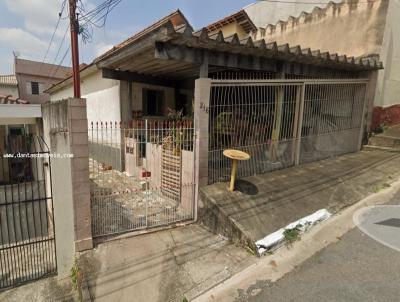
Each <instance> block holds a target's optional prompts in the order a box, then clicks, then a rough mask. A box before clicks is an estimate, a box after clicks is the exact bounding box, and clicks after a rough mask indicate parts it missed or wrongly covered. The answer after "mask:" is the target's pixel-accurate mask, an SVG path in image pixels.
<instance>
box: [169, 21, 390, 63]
mask: <svg viewBox="0 0 400 302" xmlns="http://www.w3.org/2000/svg"><path fill="white" fill-rule="evenodd" d="M167 25H168V24H167ZM167 25H166V26H167ZM168 35H170V36H171V40H173V39H175V40H186V41H190V44H191V45H194V42H197V43H198V45H201V47H202V48H206V49H211V50H220V51H233V52H235V53H244V54H249V55H255V56H264V57H270V58H273V59H278V60H283V61H291V62H300V63H304V64H310V65H318V66H326V67H335V68H337V69H354V70H375V69H382V68H383V64H382V62H380V61H379V56H377V55H374V56H366V57H361V58H355V57H347V56H346V55H345V54H337V53H329V52H321V51H320V50H319V49H317V50H312V49H310V48H302V47H301V46H300V45H294V46H292V45H289V44H282V45H277V43H276V42H270V43H267V42H266V41H265V40H264V39H261V40H258V41H253V39H252V38H251V37H248V38H245V39H242V40H240V39H239V37H238V35H237V34H234V35H231V36H229V37H224V35H223V33H222V31H219V32H218V33H216V34H212V35H209V34H208V30H207V28H203V29H202V30H199V31H196V32H192V31H191V28H190V27H188V26H182V27H180V28H179V29H175V28H174V27H173V26H171V25H169V31H168Z"/></svg>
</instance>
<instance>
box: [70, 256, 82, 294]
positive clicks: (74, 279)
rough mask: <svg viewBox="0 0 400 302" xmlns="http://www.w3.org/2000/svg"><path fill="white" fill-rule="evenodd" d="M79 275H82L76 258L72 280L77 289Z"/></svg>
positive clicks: (72, 269)
mask: <svg viewBox="0 0 400 302" xmlns="http://www.w3.org/2000/svg"><path fill="white" fill-rule="evenodd" d="M79 275H80V270H79V267H78V265H77V261H76V258H75V260H74V265H73V266H72V267H71V281H72V284H73V285H74V288H75V290H77V289H78V282H79Z"/></svg>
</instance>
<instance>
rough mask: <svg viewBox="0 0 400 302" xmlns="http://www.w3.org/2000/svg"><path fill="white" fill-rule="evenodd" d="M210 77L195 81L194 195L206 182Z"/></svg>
mask: <svg viewBox="0 0 400 302" xmlns="http://www.w3.org/2000/svg"><path fill="white" fill-rule="evenodd" d="M210 91H211V79H208V78H201V79H197V80H196V81H195V91H194V125H195V131H196V195H197V193H198V188H199V187H201V186H205V185H207V184H208V137H209V132H208V120H209V115H208V110H209V105H210Z"/></svg>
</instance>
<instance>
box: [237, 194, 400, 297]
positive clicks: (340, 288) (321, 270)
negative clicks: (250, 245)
mask: <svg viewBox="0 0 400 302" xmlns="http://www.w3.org/2000/svg"><path fill="white" fill-rule="evenodd" d="M399 201H400V192H398V193H397V194H396V195H395V196H394V197H393V198H392V200H391V201H390V203H391V204H399V203H400V202H399ZM399 233H400V230H399ZM399 284H400V252H398V251H395V250H393V249H390V248H388V247H386V246H384V245H382V244H380V243H378V242H376V241H375V240H373V239H371V238H369V237H368V236H367V235H365V234H364V233H362V232H361V231H359V230H358V229H353V230H352V231H350V232H348V233H347V234H345V235H344V236H343V237H342V239H341V240H340V241H338V242H337V243H335V244H332V245H330V246H328V247H327V248H325V249H323V250H321V251H320V252H318V253H317V254H316V255H315V256H313V257H311V258H310V259H308V260H307V261H305V262H304V263H303V264H302V265H300V266H299V267H298V268H296V269H295V270H294V271H293V272H291V273H289V274H287V275H286V276H284V277H283V278H282V279H280V280H279V281H277V282H275V283H268V282H264V283H262V282H258V283H256V284H254V286H252V287H250V288H248V289H247V290H239V298H237V299H236V302H239V301H240V302H242V301H246V302H268V301H271V302H272V301H273V302H279V301H285V302H289V301H296V302H301V301H307V302H311V301H318V302H321V301H324V302H330V301H332V302H333V301H335V302H341V301H343V302H344V301H346V302H348V301H351V302H353V301H354V302H356V301H362V302H368V301H374V302H380V301H382V302H391V301H400V286H399Z"/></svg>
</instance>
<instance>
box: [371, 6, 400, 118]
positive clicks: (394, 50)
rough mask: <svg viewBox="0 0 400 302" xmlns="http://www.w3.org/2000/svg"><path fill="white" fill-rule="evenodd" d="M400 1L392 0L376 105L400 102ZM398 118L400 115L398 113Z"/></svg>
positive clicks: (382, 105)
mask: <svg viewBox="0 0 400 302" xmlns="http://www.w3.org/2000/svg"><path fill="white" fill-rule="evenodd" d="M399 18H400V1H398V0H390V1H389V7H388V9H387V18H386V26H385V31H384V36H383V44H382V49H381V52H380V58H381V60H382V61H383V65H384V67H385V69H384V70H382V71H380V72H379V75H378V83H377V90H376V96H375V105H376V106H381V107H388V106H391V105H395V104H400V22H399ZM397 118H400V116H398V115H397Z"/></svg>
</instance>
